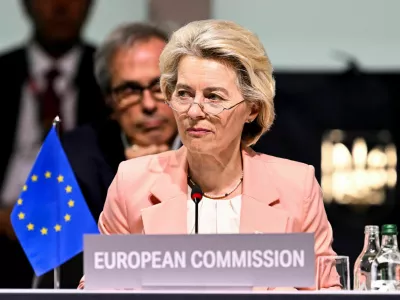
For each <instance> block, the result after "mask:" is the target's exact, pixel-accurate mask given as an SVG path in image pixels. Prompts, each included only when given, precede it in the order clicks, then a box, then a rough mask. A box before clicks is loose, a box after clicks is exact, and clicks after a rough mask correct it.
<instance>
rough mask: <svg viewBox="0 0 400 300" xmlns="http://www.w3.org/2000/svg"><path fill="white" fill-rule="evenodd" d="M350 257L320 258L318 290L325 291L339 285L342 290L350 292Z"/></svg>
mask: <svg viewBox="0 0 400 300" xmlns="http://www.w3.org/2000/svg"><path fill="white" fill-rule="evenodd" d="M349 270H350V267H349V257H348V256H319V257H318V259H317V276H316V289H317V290H323V289H325V288H328V287H330V286H332V283H337V287H338V288H340V289H341V290H350V273H349Z"/></svg>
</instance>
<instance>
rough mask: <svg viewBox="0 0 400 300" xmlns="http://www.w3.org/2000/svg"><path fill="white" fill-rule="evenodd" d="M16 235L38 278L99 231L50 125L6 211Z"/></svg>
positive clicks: (76, 251) (66, 259)
mask: <svg viewBox="0 0 400 300" xmlns="http://www.w3.org/2000/svg"><path fill="white" fill-rule="evenodd" d="M11 222H12V225H13V228H14V231H15V234H16V236H17V238H18V240H19V242H20V244H21V246H22V248H23V249H24V251H25V254H26V256H27V257H28V259H29V261H30V264H31V265H32V268H33V270H34V271H35V274H36V275H37V276H40V275H42V274H44V273H46V272H48V271H50V270H52V269H54V268H56V267H58V266H60V265H61V264H63V263H64V262H66V261H68V260H69V259H71V258H72V257H74V256H75V255H77V254H78V253H80V252H82V250H83V235H84V234H97V233H98V232H99V231H98V228H97V225H96V222H95V220H94V218H93V217H92V215H91V213H90V211H89V208H88V206H87V204H86V202H85V199H84V197H83V195H82V192H81V190H80V188H79V186H78V183H77V181H76V179H75V176H74V174H73V171H72V168H71V166H70V164H69V162H68V159H67V156H66V155H65V152H64V149H63V148H62V145H61V142H60V140H59V138H58V135H57V132H56V130H55V128H54V127H53V128H52V129H51V130H50V132H49V133H48V135H47V137H46V139H45V141H44V143H43V145H42V147H41V149H40V152H39V154H38V156H37V158H36V161H35V163H34V165H33V167H32V170H31V172H30V174H29V176H28V178H27V180H26V183H25V185H24V186H23V188H22V191H21V194H20V197H19V199H18V200H17V203H16V204H15V207H14V208H13V211H12V213H11Z"/></svg>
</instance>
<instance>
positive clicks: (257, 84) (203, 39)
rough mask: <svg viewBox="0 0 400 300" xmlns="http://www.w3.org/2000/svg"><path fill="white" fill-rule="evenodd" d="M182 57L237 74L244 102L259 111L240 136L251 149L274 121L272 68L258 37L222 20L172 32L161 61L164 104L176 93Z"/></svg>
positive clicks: (188, 26)
mask: <svg viewBox="0 0 400 300" xmlns="http://www.w3.org/2000/svg"><path fill="white" fill-rule="evenodd" d="M184 56H196V57H200V58H205V59H214V60H218V61H220V62H222V63H226V64H228V65H229V66H230V67H232V68H233V70H235V71H236V74H237V78H238V87H239V89H240V90H241V92H242V95H243V97H244V99H245V100H246V101H248V102H253V103H256V104H257V105H258V106H259V109H260V110H259V114H258V116H257V118H256V119H255V120H254V121H253V122H251V123H246V124H245V125H244V128H243V132H242V142H243V143H244V144H245V145H247V146H251V145H254V144H255V143H256V142H257V141H258V140H259V138H260V137H261V135H262V134H264V133H265V132H267V131H268V130H269V129H270V127H271V126H272V124H273V122H274V119H275V110H274V97H275V80H274V78H273V74H272V73H273V68H272V65H271V62H270V60H269V58H268V56H267V54H266V52H265V49H264V47H263V45H262V43H261V41H260V40H259V39H258V37H257V36H256V35H255V34H253V33H252V32H251V31H249V30H247V29H245V28H243V27H241V26H240V25H238V24H236V23H234V22H230V21H221V20H203V21H195V22H191V23H189V24H187V25H185V26H184V27H182V28H180V29H179V30H177V31H176V32H174V33H173V35H172V37H171V39H170V41H169V43H168V44H167V45H166V47H165V48H164V51H163V52H162V54H161V57H160V70H161V79H160V83H161V89H162V92H163V93H164V95H165V97H166V99H167V100H170V99H171V96H172V94H173V92H174V90H175V86H176V83H177V79H178V78H177V77H178V66H179V62H180V60H181V59H182V57H184Z"/></svg>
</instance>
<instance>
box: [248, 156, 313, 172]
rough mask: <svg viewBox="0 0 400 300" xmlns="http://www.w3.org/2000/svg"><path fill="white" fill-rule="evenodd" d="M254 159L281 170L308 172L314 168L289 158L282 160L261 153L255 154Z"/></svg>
mask: <svg viewBox="0 0 400 300" xmlns="http://www.w3.org/2000/svg"><path fill="white" fill-rule="evenodd" d="M253 158H254V159H256V160H259V161H260V162H263V163H266V164H268V165H269V166H270V167H274V168H279V169H291V170H293V169H294V170H307V169H309V168H310V167H311V168H313V166H312V165H309V164H306V163H303V162H299V161H295V160H290V159H287V158H282V157H278V156H273V155H269V154H264V153H260V152H254V156H253Z"/></svg>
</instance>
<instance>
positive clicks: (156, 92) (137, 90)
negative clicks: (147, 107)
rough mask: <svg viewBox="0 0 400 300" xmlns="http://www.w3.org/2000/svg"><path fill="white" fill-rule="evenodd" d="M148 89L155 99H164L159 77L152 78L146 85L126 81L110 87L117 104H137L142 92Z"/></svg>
mask: <svg viewBox="0 0 400 300" xmlns="http://www.w3.org/2000/svg"><path fill="white" fill-rule="evenodd" d="M145 90H148V91H149V92H150V94H151V95H152V97H153V99H154V100H156V101H164V99H165V98H164V96H163V94H162V92H161V88H160V82H159V79H155V80H153V81H152V82H151V83H150V84H149V85H148V86H143V85H141V84H139V83H138V82H135V81H126V82H124V83H122V84H121V85H119V86H116V87H114V88H112V89H111V91H110V92H111V95H112V98H113V100H114V101H115V102H116V103H117V104H124V103H129V104H137V103H139V102H140V101H142V99H143V93H144V91H145Z"/></svg>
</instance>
